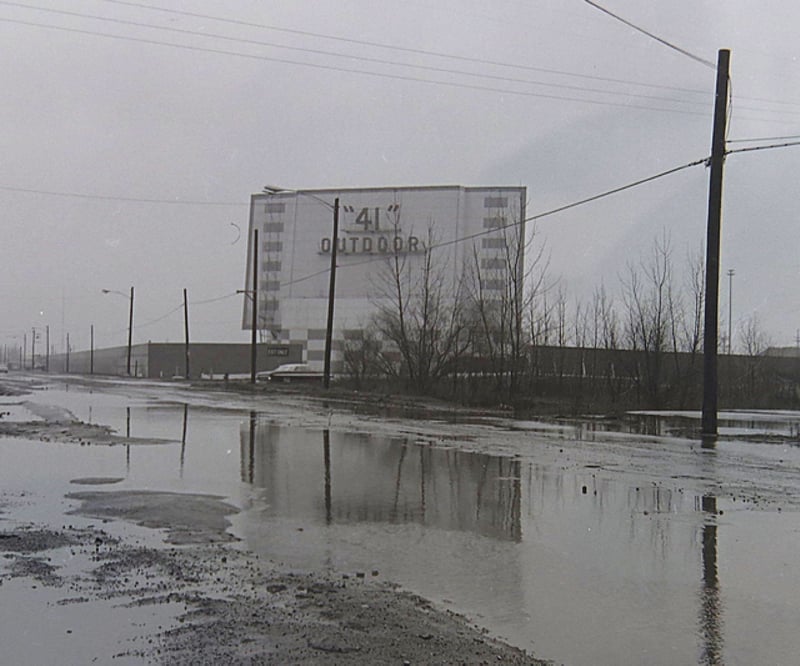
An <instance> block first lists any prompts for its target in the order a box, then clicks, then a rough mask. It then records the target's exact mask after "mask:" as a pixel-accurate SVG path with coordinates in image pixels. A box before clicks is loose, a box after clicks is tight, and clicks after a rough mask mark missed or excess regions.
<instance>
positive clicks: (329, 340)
mask: <svg viewBox="0 0 800 666" xmlns="http://www.w3.org/2000/svg"><path fill="white" fill-rule="evenodd" d="M338 247H339V197H336V199H335V200H334V202H333V237H332V238H331V275H330V282H329V284H328V326H327V328H326V329H325V367H324V371H323V376H322V385H323V386H324V387H325V388H326V389H327V388H329V387H330V385H331V346H332V344H333V302H334V300H335V297H336V250H337V249H338Z"/></svg>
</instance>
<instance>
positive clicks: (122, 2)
mask: <svg viewBox="0 0 800 666" xmlns="http://www.w3.org/2000/svg"><path fill="white" fill-rule="evenodd" d="M103 1H104V2H108V3H111V4H116V5H123V6H127V7H137V8H139V9H149V10H152V11H157V12H163V13H167V14H173V15H177V16H187V17H191V18H200V19H204V20H210V21H219V22H221V23H228V24H230V25H238V26H242V27H248V28H258V29H261V30H272V31H275V32H283V33H286V34H292V35H300V36H303V37H313V38H315V39H325V40H330V41H336V42H342V43H347V44H356V45H359V46H369V47H373V48H379V49H386V50H390V51H397V52H400V53H409V54H414V55H426V56H433V57H436V58H446V59H449V60H456V61H461V62H471V63H475V64H481V65H492V66H496V67H507V68H512V69H519V70H526V71H532V72H541V73H545V74H557V75H560V76H571V77H575V78H580V79H588V80H593V81H605V82H607V83H623V84H629V85H636V86H643V87H647V88H659V89H663V90H673V91H678V92H688V93H694V94H700V95H707V94H708V92H707V91H705V90H697V89H690V88H679V87H676V86H666V85H663V84H656V83H644V82H639V81H630V80H625V79H616V78H611V77H604V76H597V75H592V74H579V73H577V72H569V71H565V70H558V69H550V68H546V67H536V66H533V65H523V64H520V63H509V62H503V61H499V60H489V59H485V58H475V57H470V56H461V55H456V54H452V53H444V52H441V51H431V50H426V49H416V48H409V47H404V46H396V45H391V44H384V43H381V42H372V41H366V40H360V39H352V38H348V37H339V36H335V35H326V34H323V33H318V32H310V31H307V30H296V29H292V28H283V27H278V26H273V25H266V24H263V23H253V22H249V21H241V20H237V19H230V18H226V17H221V16H212V15H210V14H200V13H197V12H187V11H180V10H177V9H166V8H163V7H155V6H153V5H147V4H143V3H138V2H126V1H125V0H103Z"/></svg>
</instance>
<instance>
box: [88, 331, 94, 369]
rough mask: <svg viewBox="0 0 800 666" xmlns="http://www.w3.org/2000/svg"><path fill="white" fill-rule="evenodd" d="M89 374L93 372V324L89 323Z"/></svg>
mask: <svg viewBox="0 0 800 666" xmlns="http://www.w3.org/2000/svg"><path fill="white" fill-rule="evenodd" d="M89 374H90V375H93V374H94V324H90V325H89Z"/></svg>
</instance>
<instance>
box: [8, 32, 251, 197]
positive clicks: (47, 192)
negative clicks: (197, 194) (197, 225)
mask: <svg viewBox="0 0 800 666" xmlns="http://www.w3.org/2000/svg"><path fill="white" fill-rule="evenodd" d="M0 20H1V19H0ZM0 190H5V191H7V192H22V193H25V194H39V195H47V196H55V197H72V198H77V199H95V200H98V201H125V202H128V203H148V204H170V205H186V206H247V205H249V204H248V202H246V201H202V200H191V199H185V200H181V199H151V198H145V197H123V196H114V195H105V194H86V193H82V192H64V191H56V190H43V189H36V188H30V187H12V186H10V185H0Z"/></svg>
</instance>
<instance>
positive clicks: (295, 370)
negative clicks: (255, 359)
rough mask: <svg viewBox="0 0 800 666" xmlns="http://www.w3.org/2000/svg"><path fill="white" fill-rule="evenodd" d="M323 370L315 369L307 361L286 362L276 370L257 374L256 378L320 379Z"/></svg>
mask: <svg viewBox="0 0 800 666" xmlns="http://www.w3.org/2000/svg"><path fill="white" fill-rule="evenodd" d="M322 376H323V372H322V370H314V369H313V368H312V367H311V366H310V365H307V364H305V363H284V364H283V365H279V366H278V367H277V368H275V369H274V370H264V371H262V372H259V373H258V374H256V380H257V381H260V382H265V381H271V382H274V381H284V382H291V381H314V380H316V381H319V380H321V379H322Z"/></svg>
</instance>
